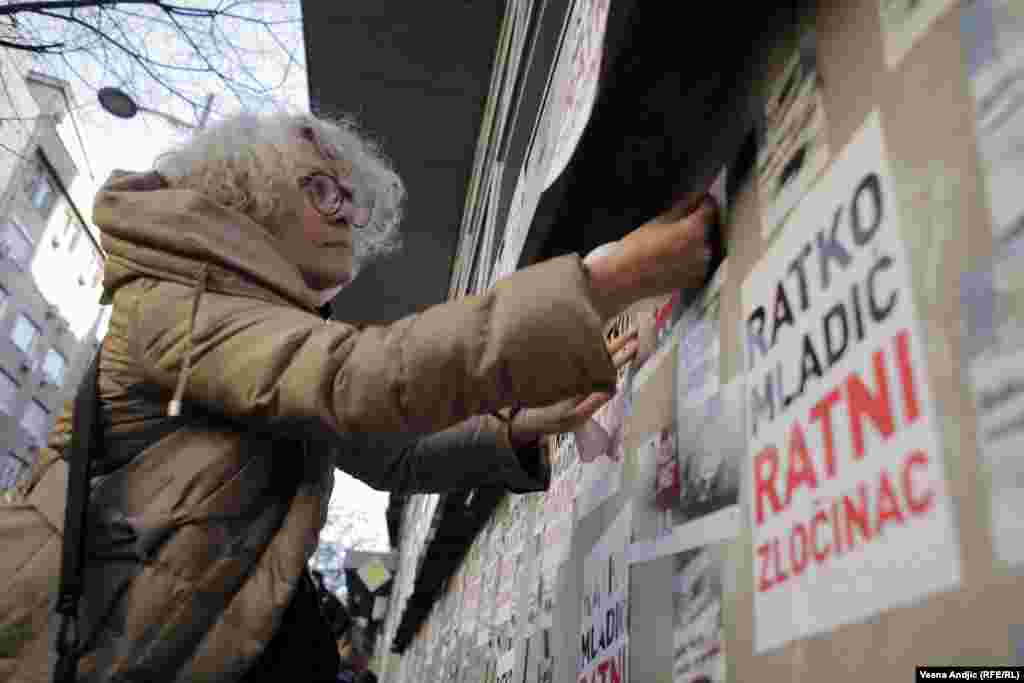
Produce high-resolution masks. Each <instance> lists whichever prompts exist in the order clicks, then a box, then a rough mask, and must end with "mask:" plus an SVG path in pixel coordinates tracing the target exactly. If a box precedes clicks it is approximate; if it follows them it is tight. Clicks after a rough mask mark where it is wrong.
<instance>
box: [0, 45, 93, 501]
mask: <svg viewBox="0 0 1024 683" xmlns="http://www.w3.org/2000/svg"><path fill="white" fill-rule="evenodd" d="M0 58H2V64H0V78H2V81H3V82H2V85H3V88H2V90H0V93H2V94H3V97H0V112H3V113H2V115H0V118H2V121H0V157H3V158H2V159H0V188H2V190H0V191H2V194H0V491H3V490H5V489H9V488H11V487H13V486H14V485H16V484H17V482H18V481H19V480H20V479H21V478H22V477H24V476H25V474H26V473H27V472H28V469H29V467H30V466H31V464H32V462H33V461H34V459H35V458H36V456H37V454H38V451H39V447H40V446H41V445H42V444H43V443H44V442H45V439H46V435H47V434H48V432H49V430H50V428H51V427H52V425H53V422H54V420H55V419H56V417H57V416H58V415H59V413H60V411H61V409H62V407H63V405H64V403H65V401H67V400H68V399H69V398H71V397H72V396H73V395H74V390H75V388H76V387H77V385H78V382H79V380H80V378H81V376H82V374H83V372H84V370H85V368H86V367H88V364H89V362H90V360H91V359H92V356H93V354H94V353H95V351H96V349H97V348H98V345H99V339H101V337H102V332H103V330H105V326H106V321H107V311H105V310H104V309H103V308H101V307H100V306H99V295H100V289H101V287H100V285H101V279H102V271H103V268H102V266H103V251H102V249H101V248H100V245H99V241H98V238H97V232H96V230H95V228H93V227H92V226H90V224H89V222H88V219H87V215H88V208H87V207H80V206H77V205H76V204H75V202H74V201H73V200H72V199H71V195H70V194H69V191H68V188H70V187H71V185H72V183H73V182H75V181H76V180H77V179H79V177H80V176H81V174H82V172H81V169H79V167H78V165H77V164H76V162H75V158H74V155H73V154H72V153H71V151H70V150H69V144H72V143H67V142H66V140H68V139H70V140H75V141H77V142H78V144H79V145H80V144H81V136H80V133H79V130H78V127H77V123H76V122H75V121H74V118H73V117H74V105H73V99H72V96H71V92H70V89H69V88H68V85H67V84H66V83H64V82H62V81H59V80H56V79H53V78H50V77H48V76H46V75H44V74H40V73H37V72H33V71H31V70H29V69H26V68H23V67H25V66H26V64H25V63H24V62H23V61H21V56H20V55H18V54H15V53H11V51H4V53H3V54H2V55H0ZM89 180H91V179H88V178H87V179H86V181H87V182H88V181H89Z"/></svg>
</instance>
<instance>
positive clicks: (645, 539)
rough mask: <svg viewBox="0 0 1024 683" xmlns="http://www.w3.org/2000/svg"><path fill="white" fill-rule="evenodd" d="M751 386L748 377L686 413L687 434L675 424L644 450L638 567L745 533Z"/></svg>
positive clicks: (637, 507) (632, 551)
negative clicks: (742, 494)
mask: <svg viewBox="0 0 1024 683" xmlns="http://www.w3.org/2000/svg"><path fill="white" fill-rule="evenodd" d="M745 386H746V385H745V378H743V377H737V378H735V379H733V380H732V381H730V382H728V383H726V384H725V385H724V386H722V387H721V388H720V389H719V391H717V392H716V393H715V394H714V395H712V396H711V397H709V398H708V400H707V401H705V402H704V403H702V404H700V405H699V407H697V408H696V409H691V410H690V411H688V412H685V413H684V415H685V416H684V418H683V419H684V420H685V421H686V425H685V427H684V428H683V429H679V430H678V431H677V430H676V425H675V424H673V425H672V426H671V427H669V428H667V429H665V430H662V431H661V432H658V433H656V434H654V435H652V436H651V437H650V438H649V439H647V440H646V441H645V442H643V443H642V444H641V446H640V449H639V451H638V453H637V464H638V467H637V489H638V491H639V492H638V494H637V495H636V496H635V497H634V501H633V508H634V509H633V535H632V543H631V544H630V547H629V561H630V562H631V563H638V562H648V561H650V560H653V559H655V558H657V557H662V556H664V555H671V554H674V553H679V552H682V551H684V550H687V549H689V548H693V547H695V546H700V545H705V544H708V543H714V542H717V541H721V540H726V539H732V538H735V537H736V536H737V534H738V533H739V529H740V506H739V487H740V468H741V465H742V459H743V458H744V457H745V453H746V442H745V440H744V439H745V433H744V431H743V419H744V405H743V398H744V394H745Z"/></svg>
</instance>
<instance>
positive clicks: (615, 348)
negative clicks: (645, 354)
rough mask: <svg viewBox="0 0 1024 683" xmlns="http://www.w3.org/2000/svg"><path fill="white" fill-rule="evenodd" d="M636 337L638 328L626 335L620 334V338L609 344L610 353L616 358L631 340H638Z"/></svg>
mask: <svg viewBox="0 0 1024 683" xmlns="http://www.w3.org/2000/svg"><path fill="white" fill-rule="evenodd" d="M636 336H637V330H636V328H633V329H631V330H629V331H628V332H626V333H625V334H620V335H619V336H618V337H616V338H615V339H612V340H611V341H610V342H608V353H610V354H611V355H612V356H614V355H615V354H616V353H618V352H619V351H620V350H622V348H623V347H624V346H626V344H628V343H629V342H630V340H632V339H636Z"/></svg>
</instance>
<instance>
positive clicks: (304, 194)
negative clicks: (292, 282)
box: [277, 141, 355, 290]
mask: <svg viewBox="0 0 1024 683" xmlns="http://www.w3.org/2000/svg"><path fill="white" fill-rule="evenodd" d="M297 144H300V145H302V147H303V153H304V155H306V156H309V158H310V170H311V172H312V173H315V174H318V175H320V176H322V177H320V178H317V183H316V184H312V183H306V186H305V187H303V186H300V178H296V179H295V185H294V188H295V189H294V191H293V196H292V197H291V198H290V201H289V202H288V203H289V204H290V205H291V206H292V207H293V210H292V211H289V212H288V213H289V215H290V216H292V219H291V220H286V221H284V225H283V226H281V227H280V229H279V230H278V231H277V234H278V236H279V238H280V242H281V244H280V247H281V250H282V251H283V252H284V253H285V256H286V257H287V258H288V259H289V260H290V261H291V262H292V263H294V264H295V265H296V266H298V268H299V271H300V272H301V273H302V276H303V279H305V281H306V284H307V285H309V287H310V288H311V289H315V290H325V289H330V288H332V287H337V286H338V285H343V284H346V283H347V282H349V280H351V279H352V273H353V266H354V253H355V236H354V234H353V228H352V226H351V225H350V224H349V222H348V220H346V219H344V218H338V217H331V216H326V215H325V214H324V213H323V211H322V208H318V201H317V199H316V198H317V197H322V196H323V192H325V191H327V190H325V188H330V187H331V183H332V182H335V181H336V182H337V183H338V184H339V185H340V186H341V187H342V188H343V191H344V188H345V187H347V179H346V176H347V173H348V171H347V166H346V164H344V162H339V161H326V160H323V159H322V158H320V157H319V155H318V154H316V153H315V152H313V151H311V150H313V145H309V144H307V143H305V142H302V141H299V142H297ZM323 176H326V177H323ZM319 205H320V206H321V207H322V206H323V202H322V201H321V202H319Z"/></svg>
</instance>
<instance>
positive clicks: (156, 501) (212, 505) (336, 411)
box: [11, 115, 715, 682]
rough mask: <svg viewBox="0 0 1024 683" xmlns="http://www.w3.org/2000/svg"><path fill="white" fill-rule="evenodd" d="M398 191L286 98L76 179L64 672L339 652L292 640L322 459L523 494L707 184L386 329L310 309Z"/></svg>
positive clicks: (225, 670) (337, 128) (665, 268)
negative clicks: (87, 296) (85, 180)
mask: <svg viewBox="0 0 1024 683" xmlns="http://www.w3.org/2000/svg"><path fill="white" fill-rule="evenodd" d="M402 197H403V188H402V184H401V182H400V180H399V178H398V176H397V175H396V174H395V173H394V172H393V171H392V170H391V168H390V167H389V166H388V165H387V163H386V162H385V161H384V160H383V159H382V157H381V156H380V155H379V154H378V153H377V152H376V151H375V148H374V147H373V146H372V145H370V144H368V143H367V142H366V141H365V140H364V139H363V138H362V137H361V136H360V135H359V134H358V133H357V131H356V130H355V129H354V127H353V126H351V125H349V124H347V123H332V122H328V121H324V120H320V119H317V118H315V117H311V116H288V115H276V116H260V117H256V116H251V115H244V116H238V117H236V118H232V119H230V120H226V121H224V122H222V123H220V124H219V125H216V126H214V127H211V128H209V129H208V130H205V131H202V132H200V133H198V134H197V135H196V136H195V137H194V138H192V139H191V140H190V141H188V142H186V143H185V144H184V145H183V146H181V147H180V148H178V149H175V150H172V151H171V152H169V153H167V154H166V155H164V156H163V157H161V158H160V159H159V160H158V163H157V167H156V170H155V171H152V172H148V173H143V174H138V175H131V174H115V176H114V177H113V178H112V179H111V180H110V181H108V184H107V185H106V186H105V187H104V188H103V189H102V191H101V192H100V193H99V195H98V196H97V198H96V204H95V208H94V221H95V223H96V224H97V225H98V226H99V227H100V229H101V231H102V234H103V235H102V236H103V246H104V248H105V249H106V252H107V255H108V257H107V262H106V271H105V274H104V294H103V300H104V301H105V302H108V303H112V304H113V315H112V317H111V321H110V328H109V332H108V334H107V337H106V339H105V340H104V342H103V346H102V349H101V352H100V362H99V392H100V400H101V409H102V413H101V414H102V418H103V419H102V423H103V432H104V448H103V450H102V452H100V453H99V454H98V458H97V459H98V469H97V471H96V472H95V473H94V474H96V475H97V479H95V480H94V481H95V483H94V487H93V491H92V494H91V506H92V507H91V510H92V512H91V513H90V514H91V518H90V522H91V525H92V526H91V527H90V530H89V538H90V544H91V546H90V547H91V555H92V558H93V559H92V562H91V563H90V564H89V566H88V568H87V572H86V588H85V595H84V598H83V628H84V631H85V634H86V642H87V644H88V649H87V652H86V654H85V656H84V657H83V659H82V660H81V664H80V671H81V680H86V681H109V680H124V681H129V680H130V681H147V682H156V681H237V680H242V679H243V677H244V679H245V680H250V681H252V680H262V679H267V680H269V679H271V678H273V677H274V675H273V674H272V673H271V672H272V671H277V672H281V673H282V674H284V673H287V674H294V673H297V672H301V675H302V676H303V678H304V679H305V680H320V679H321V678H323V679H324V680H333V675H334V673H335V672H331V675H330V677H327V676H326V674H323V675H321V674H320V673H317V672H316V671H311V669H315V668H316V662H317V661H319V660H318V659H317V658H318V657H320V655H321V654H322V653H323V652H324V651H325V650H326V651H335V657H334V659H333V662H334V665H335V667H336V664H337V658H336V648H335V647H334V642H333V640H332V639H331V635H330V633H329V632H328V633H326V634H324V635H323V637H322V638H319V637H318V636H315V635H314V636H311V637H307V636H306V635H305V631H304V630H303V629H315V627H316V618H317V615H316V609H315V600H314V601H313V603H312V607H311V605H310V602H309V601H310V598H309V596H308V590H305V589H304V588H303V586H304V585H305V584H304V583H303V580H302V578H301V577H303V576H304V568H305V566H306V562H307V560H308V558H309V557H310V554H311V553H312V552H313V550H314V549H315V547H316V545H317V540H318V534H319V531H320V528H321V525H322V524H323V521H324V513H325V509H326V505H327V501H328V498H329V496H330V494H331V489H332V482H333V477H332V471H333V469H334V468H335V467H337V468H339V469H342V470H344V471H346V472H350V473H352V474H353V475H355V476H357V477H359V478H360V479H362V480H364V481H366V482H368V483H369V484H371V485H372V486H375V487H378V488H382V489H391V490H402V491H406V492H411V491H443V490H448V489H455V488H464V487H473V486H479V485H485V484H486V485H494V484H504V485H507V486H509V487H510V488H512V489H513V490H536V489H543V488H545V487H546V486H547V474H546V468H547V463H546V461H545V459H544V458H543V457H542V455H541V453H540V449H539V448H538V446H537V441H538V439H539V437H540V436H542V435H544V434H548V433H556V432H560V431H566V430H570V429H572V428H574V427H575V426H576V425H578V424H579V423H580V422H581V421H582V420H583V419H585V418H586V417H587V416H589V415H590V414H591V413H593V411H594V410H596V408H597V407H598V406H599V405H600V404H601V403H602V402H603V401H604V400H607V398H608V396H609V394H610V392H611V391H614V384H615V375H616V373H615V365H614V363H613V360H612V358H611V356H610V354H609V351H608V350H607V349H606V347H605V343H604V339H603V337H602V326H603V325H604V323H605V322H606V321H608V320H609V319H610V318H611V317H612V316H614V315H616V314H617V313H619V312H620V311H621V310H623V309H624V307H625V306H627V305H628V304H630V303H631V302H633V301H635V300H638V299H641V298H644V297H647V296H652V295H656V294H660V293H663V292H668V291H670V290H672V289H674V288H678V287H680V286H691V285H694V284H697V283H699V282H700V281H701V280H702V279H703V278H704V276H705V271H706V268H707V261H708V258H709V253H708V249H707V247H706V245H705V234H704V233H705V231H706V229H707V228H708V226H709V225H710V224H711V222H712V221H713V217H714V213H715V209H714V207H713V203H712V202H709V201H705V202H704V203H703V204H702V205H701V206H700V207H699V208H698V209H697V210H696V211H695V212H693V213H692V214H690V215H689V216H688V217H686V218H682V217H679V216H665V217H661V218H658V219H655V220H653V221H651V222H650V223H647V224H645V225H643V226H641V227H640V228H638V229H637V230H635V231H634V232H632V233H630V234H629V235H627V236H626V237H625V238H624V239H623V240H621V241H620V242H617V243H614V244H613V245H610V246H609V247H607V248H604V249H601V250H600V251H599V253H595V254H592V255H591V256H590V257H588V259H586V260H581V259H580V258H579V257H577V256H565V257H561V258H557V259H553V260H551V261H548V262H545V263H541V264H538V265H536V266H533V267H531V268H528V269H526V270H524V271H522V272H518V273H515V274H513V275H511V276H509V277H507V278H505V279H504V280H502V281H501V282H499V283H498V284H497V285H496V286H495V287H494V288H493V289H492V290H491V291H489V292H487V293H485V294H482V295H479V296H472V297H467V298H464V299H461V300H458V301H452V302H449V303H446V304H443V305H439V306H436V307H434V308H432V309H429V310H426V311H424V312H422V313H420V314H417V315H412V316H410V317H408V318H405V319H403V320H400V321H398V322H395V323H394V324H391V325H388V326H384V327H366V328H362V329H359V328H356V327H354V326H352V325H348V324H345V323H344V322H335V321H331V320H324V319H323V318H322V317H321V316H320V315H318V313H317V312H318V309H319V308H320V307H321V306H322V305H324V304H325V303H326V302H327V301H329V300H330V298H331V297H333V296H334V294H335V293H336V292H337V291H338V289H339V288H341V287H343V286H344V285H345V284H346V283H348V282H349V281H351V279H352V278H353V277H355V275H356V274H357V272H358V270H359V266H360V265H361V264H362V263H363V262H364V260H365V259H366V258H368V257H370V256H372V255H373V254H374V253H375V252H379V251H381V250H383V249H385V248H386V247H387V246H388V243H389V242H390V241H392V238H393V235H394V233H395V231H396V227H397V225H398V222H399V218H400V216H401V204H402ZM409 286H410V287H415V286H416V283H414V282H410V283H409ZM627 351H628V350H627ZM521 406H525V407H526V409H524V410H515V409H513V410H511V411H510V410H509V408H513V407H521ZM494 414H498V415H500V416H502V417H503V418H504V419H499V417H496V416H495V415H494ZM70 424H71V422H70V416H69V415H68V414H65V415H64V416H63V417H62V419H61V420H60V421H59V422H58V425H57V426H56V427H55V430H54V433H53V434H52V435H51V438H50V441H49V447H48V448H47V449H45V450H44V457H43V458H41V464H40V466H39V467H37V469H36V472H35V473H34V477H33V484H35V483H37V482H39V481H40V480H45V479H46V472H47V470H48V469H49V466H50V465H51V464H52V463H53V462H54V461H55V460H57V459H58V458H60V457H62V456H63V455H64V454H65V452H66V451H67V449H68V444H69V441H70ZM58 559H59V558H58ZM40 571H51V572H52V573H53V574H54V575H56V571H57V568H54V567H50V568H48V569H47V568H40ZM311 632H312V631H311ZM45 641H46V638H44V637H42V636H40V637H37V638H35V639H34V640H31V641H29V642H28V643H25V644H23V646H22V647H21V648H20V649H19V651H18V653H17V655H16V657H15V658H14V661H15V667H14V672H13V678H12V679H11V680H18V681H42V680H44V679H45V676H46V669H47V666H48V664H47V656H46V650H47V643H46V642H45ZM320 641H323V643H324V645H322V644H321V642H320ZM282 643H283V644H282ZM268 653H272V654H268ZM328 668H329V667H328Z"/></svg>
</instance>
